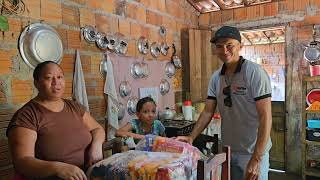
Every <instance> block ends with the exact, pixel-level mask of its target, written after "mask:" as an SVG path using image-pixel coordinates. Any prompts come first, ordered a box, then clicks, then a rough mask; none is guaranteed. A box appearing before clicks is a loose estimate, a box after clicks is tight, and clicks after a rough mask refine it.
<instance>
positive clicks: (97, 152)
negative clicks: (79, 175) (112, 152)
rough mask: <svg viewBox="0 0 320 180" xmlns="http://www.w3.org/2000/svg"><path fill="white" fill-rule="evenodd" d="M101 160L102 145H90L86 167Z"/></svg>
mask: <svg viewBox="0 0 320 180" xmlns="http://www.w3.org/2000/svg"><path fill="white" fill-rule="evenodd" d="M102 159H103V152H102V145H101V144H100V145H94V144H92V145H91V147H90V149H89V151H88V162H87V165H88V166H89V167H90V166H92V165H93V164H95V163H96V162H98V161H100V160H102Z"/></svg>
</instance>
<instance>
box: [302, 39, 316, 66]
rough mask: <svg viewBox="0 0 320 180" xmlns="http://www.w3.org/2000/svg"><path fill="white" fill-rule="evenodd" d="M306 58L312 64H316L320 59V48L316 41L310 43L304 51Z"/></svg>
mask: <svg viewBox="0 0 320 180" xmlns="http://www.w3.org/2000/svg"><path fill="white" fill-rule="evenodd" d="M303 55H304V58H305V59H306V60H307V61H309V62H310V64H315V63H316V62H317V61H319V60H320V48H319V44H318V42H316V41H313V42H311V43H310V45H309V46H308V47H306V48H305V50H304V52H303Z"/></svg>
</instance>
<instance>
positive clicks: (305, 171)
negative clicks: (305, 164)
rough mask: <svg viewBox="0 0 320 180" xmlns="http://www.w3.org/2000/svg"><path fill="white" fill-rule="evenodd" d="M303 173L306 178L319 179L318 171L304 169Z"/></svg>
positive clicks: (319, 171)
mask: <svg viewBox="0 0 320 180" xmlns="http://www.w3.org/2000/svg"><path fill="white" fill-rule="evenodd" d="M304 173H305V174H306V175H308V176H314V177H320V169H315V168H306V169H305V170H304Z"/></svg>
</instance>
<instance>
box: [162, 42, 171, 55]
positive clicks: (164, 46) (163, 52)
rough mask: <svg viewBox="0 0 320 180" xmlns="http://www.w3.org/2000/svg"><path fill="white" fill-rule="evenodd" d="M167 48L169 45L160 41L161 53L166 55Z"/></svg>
mask: <svg viewBox="0 0 320 180" xmlns="http://www.w3.org/2000/svg"><path fill="white" fill-rule="evenodd" d="M169 48H170V47H169V46H168V45H167V43H165V42H162V43H161V54H162V55H164V56H166V55H167V54H168V52H169Z"/></svg>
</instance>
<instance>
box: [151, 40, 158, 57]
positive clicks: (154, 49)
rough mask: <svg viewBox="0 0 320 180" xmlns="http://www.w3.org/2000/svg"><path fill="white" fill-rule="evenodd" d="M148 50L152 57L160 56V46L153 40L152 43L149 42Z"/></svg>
mask: <svg viewBox="0 0 320 180" xmlns="http://www.w3.org/2000/svg"><path fill="white" fill-rule="evenodd" d="M150 50H151V55H152V56H153V57H154V58H157V57H159V56H160V51H161V48H160V45H159V43H157V42H153V43H152V44H151V47H150Z"/></svg>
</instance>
